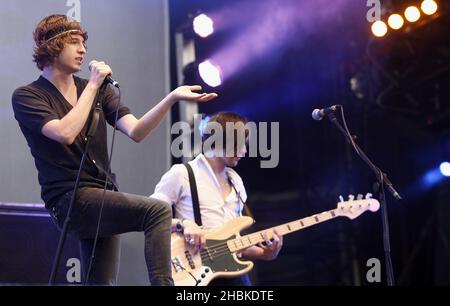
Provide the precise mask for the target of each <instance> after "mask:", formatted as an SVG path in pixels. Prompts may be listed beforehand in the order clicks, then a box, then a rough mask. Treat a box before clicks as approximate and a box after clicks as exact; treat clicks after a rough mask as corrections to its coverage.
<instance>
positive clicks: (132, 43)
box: [0, 0, 170, 285]
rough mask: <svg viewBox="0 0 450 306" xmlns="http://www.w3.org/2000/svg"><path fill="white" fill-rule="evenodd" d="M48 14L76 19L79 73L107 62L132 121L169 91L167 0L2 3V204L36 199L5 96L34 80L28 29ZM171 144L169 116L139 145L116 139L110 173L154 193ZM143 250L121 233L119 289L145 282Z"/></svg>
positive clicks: (129, 188)
mask: <svg viewBox="0 0 450 306" xmlns="http://www.w3.org/2000/svg"><path fill="white" fill-rule="evenodd" d="M53 13H58V14H66V15H69V16H71V17H73V18H76V19H78V20H80V21H81V23H82V24H83V26H84V27H85V29H86V30H87V31H88V33H89V40H88V42H87V44H88V52H87V56H86V61H85V63H84V64H83V71H82V72H81V73H80V74H79V75H80V76H81V77H86V78H87V77H88V76H89V74H88V63H89V61H91V60H93V59H96V60H103V61H105V62H107V63H109V64H110V65H111V67H112V69H113V71H114V78H115V79H116V80H117V81H119V82H120V84H121V87H122V95H123V98H122V101H123V102H124V103H125V104H126V105H127V106H129V107H130V108H131V110H132V112H133V113H134V114H135V115H136V116H141V115H143V114H144V112H145V111H147V110H148V109H149V108H150V107H152V106H153V105H155V104H156V103H157V102H158V101H160V100H161V98H163V97H164V96H165V95H166V94H167V93H168V90H169V88H170V87H169V67H168V65H169V44H168V11H167V1H166V0H147V1H142V0H127V1H122V0H95V1H90V0H89V1H88V0H39V1H29V0H2V1H0V56H1V59H2V65H1V70H0V139H1V143H2V144H1V150H0V169H1V170H0V171H1V175H0V202H15V203H17V202H24V203H39V202H42V200H41V199H40V189H39V184H38V181H37V172H36V169H35V166H34V162H33V160H32V157H31V154H30V151H29V148H28V146H27V144H26V142H25V139H24V137H23V136H22V134H21V132H20V130H19V126H18V124H17V122H16V121H15V119H14V117H13V112H12V107H11V94H12V92H13V91H14V89H15V88H17V87H18V86H21V85H25V84H28V83H31V82H32V81H34V80H35V79H37V78H38V76H39V74H40V71H39V70H38V69H37V68H36V66H35V64H34V63H33V62H32V48H33V39H32V32H33V30H34V28H35V26H36V24H37V22H38V21H39V20H40V19H42V18H43V17H45V16H47V15H49V14H53ZM111 132H112V129H110V130H109V134H110V135H109V136H111ZM119 134H120V135H119ZM169 139H170V138H169V118H166V120H165V121H164V122H163V123H162V124H161V126H160V127H159V128H158V129H157V130H156V131H155V132H154V133H153V135H151V137H150V138H149V139H147V140H145V141H144V142H143V143H140V144H135V143H134V142H133V141H131V140H130V139H128V138H127V137H126V136H124V135H122V134H121V133H118V134H117V138H116V145H115V150H114V151H115V152H114V155H113V171H114V172H115V173H116V174H117V175H118V182H119V185H120V188H121V190H122V191H124V192H131V193H138V194H143V195H149V194H151V193H152V191H153V188H154V186H155V184H156V183H157V181H158V179H159V178H160V176H161V175H162V174H163V173H164V171H165V170H167V168H168V167H169V162H170V154H169ZM56 243H57V241H55V244H56ZM143 253H144V250H143V234H142V233H131V234H126V235H123V240H122V259H121V262H122V265H121V270H120V280H119V283H120V284H126V285H130V284H142V285H144V284H147V283H148V277H147V273H146V268H145V262H144V257H143Z"/></svg>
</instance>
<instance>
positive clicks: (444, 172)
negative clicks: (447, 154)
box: [439, 162, 450, 177]
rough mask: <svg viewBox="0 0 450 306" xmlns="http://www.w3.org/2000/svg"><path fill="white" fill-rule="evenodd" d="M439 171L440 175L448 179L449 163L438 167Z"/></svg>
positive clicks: (449, 173) (449, 172) (449, 174)
mask: <svg viewBox="0 0 450 306" xmlns="http://www.w3.org/2000/svg"><path fill="white" fill-rule="evenodd" d="M439 170H441V174H442V175H443V176H446V177H449V176H450V163H449V162H443V163H441V165H440V166H439Z"/></svg>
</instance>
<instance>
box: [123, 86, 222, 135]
mask: <svg viewBox="0 0 450 306" xmlns="http://www.w3.org/2000/svg"><path fill="white" fill-rule="evenodd" d="M201 89H202V88H201V87H200V86H181V87H178V88H177V89H175V90H174V91H172V92H171V93H170V94H169V95H167V96H166V97H165V98H164V99H163V100H162V101H161V102H159V103H158V104H157V105H156V106H154V107H153V108H152V109H151V110H149V111H148V112H147V113H146V114H145V115H144V116H142V117H141V118H140V119H137V118H136V117H135V116H133V115H131V114H129V115H126V116H124V117H122V118H120V120H119V121H118V122H117V126H118V128H119V129H120V130H121V131H122V132H123V133H124V134H125V135H127V136H128V137H130V138H131V139H133V140H134V141H136V142H141V141H142V140H144V139H145V138H146V137H147V136H148V135H149V134H150V133H151V132H152V131H153V130H154V129H155V128H156V127H157V126H158V125H159V124H160V122H161V121H162V119H163V118H164V117H165V115H166V114H167V112H168V111H169V110H170V109H171V107H172V106H173V105H174V104H175V103H176V102H177V101H179V100H186V101H191V102H207V101H209V100H212V99H214V98H216V97H217V94H215V93H209V94H206V93H202V94H199V93H195V92H194V91H198V90H201Z"/></svg>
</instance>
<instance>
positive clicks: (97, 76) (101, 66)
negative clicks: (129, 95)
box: [89, 60, 119, 88]
mask: <svg viewBox="0 0 450 306" xmlns="http://www.w3.org/2000/svg"><path fill="white" fill-rule="evenodd" d="M89 71H90V72H91V81H93V82H94V83H95V84H96V85H97V86H98V87H100V86H101V85H102V84H103V82H107V83H109V84H111V85H113V86H115V87H117V88H119V83H117V82H116V81H114V80H113V79H112V78H111V75H112V70H111V67H109V66H108V65H106V64H105V62H98V61H95V60H93V61H90V62H89Z"/></svg>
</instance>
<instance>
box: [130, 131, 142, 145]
mask: <svg viewBox="0 0 450 306" xmlns="http://www.w3.org/2000/svg"><path fill="white" fill-rule="evenodd" d="M128 136H129V137H130V138H131V139H132V140H133V141H134V142H135V143H140V142H142V140H144V138H145V137H142V136H141V135H138V134H137V133H134V132H131V133H130V134H129V135H128Z"/></svg>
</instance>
